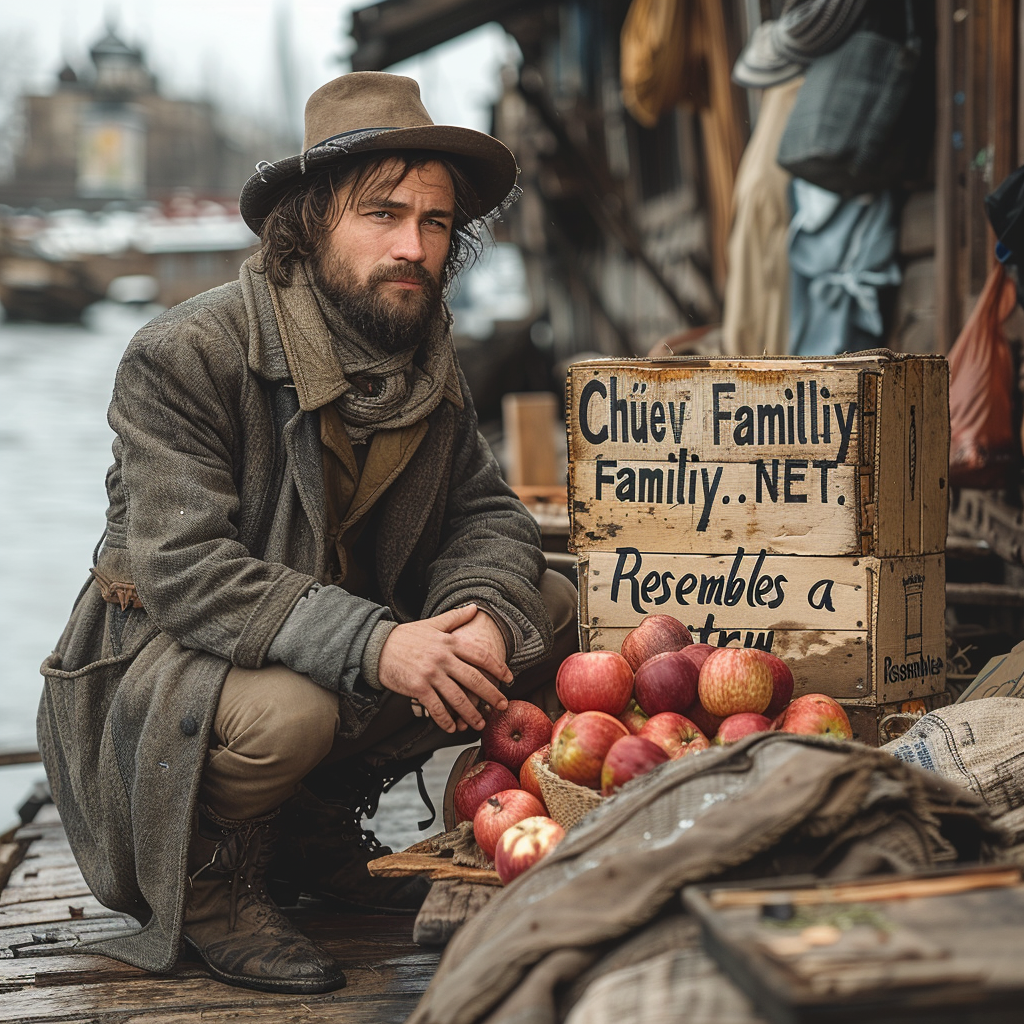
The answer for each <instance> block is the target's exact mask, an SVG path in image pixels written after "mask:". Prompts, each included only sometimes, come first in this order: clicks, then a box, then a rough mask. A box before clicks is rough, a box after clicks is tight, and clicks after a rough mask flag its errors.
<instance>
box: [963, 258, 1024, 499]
mask: <svg viewBox="0 0 1024 1024" xmlns="http://www.w3.org/2000/svg"><path fill="white" fill-rule="evenodd" d="M1016 302H1017V291H1016V287H1015V286H1014V283H1013V281H1011V280H1010V278H1008V277H1007V276H1006V272H1005V271H1004V270H1003V266H1002V264H1001V263H997V264H996V265H995V267H994V268H993V270H992V273H991V274H989V276H988V280H987V281H986V282H985V287H984V289H983V290H982V293H981V295H980V297H979V298H978V303H977V305H976V306H975V307H974V312H973V313H971V316H970V319H969V320H968V321H967V323H966V324H965V325H964V329H963V330H962V331H961V332H960V337H959V338H957V339H956V344H955V345H954V346H953V347H952V349H950V352H949V374H950V382H949V420H950V422H949V429H950V439H949V440H950V446H949V482H950V484H951V485H952V486H954V487H981V488H987V487H999V486H1000V485H1001V484H1003V483H1004V482H1005V480H1006V473H1007V470H1008V469H1009V468H1010V467H1011V466H1012V465H1013V463H1014V460H1015V457H1016V445H1015V442H1014V436H1013V386H1014V377H1013V359H1012V357H1011V355H1010V346H1009V345H1008V344H1007V343H1006V335H1005V334H1004V333H1003V322H1004V321H1005V320H1006V318H1007V317H1008V316H1009V315H1010V314H1011V313H1012V312H1013V307H1014V305H1015V304H1016Z"/></svg>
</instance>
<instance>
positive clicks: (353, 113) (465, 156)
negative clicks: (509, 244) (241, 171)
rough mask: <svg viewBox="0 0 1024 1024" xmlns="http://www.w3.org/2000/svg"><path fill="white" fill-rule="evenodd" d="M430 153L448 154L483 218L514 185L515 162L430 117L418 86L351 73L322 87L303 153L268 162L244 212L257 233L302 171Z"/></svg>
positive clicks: (245, 192)
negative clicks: (385, 154) (365, 158)
mask: <svg viewBox="0 0 1024 1024" xmlns="http://www.w3.org/2000/svg"><path fill="white" fill-rule="evenodd" d="M410 149H411V150H427V151H433V152H437V153H438V155H439V156H443V157H447V158H450V159H451V160H452V162H453V163H455V164H456V166H457V167H458V168H459V170H460V171H462V173H463V174H464V175H465V176H466V178H467V179H468V181H469V183H470V184H471V185H472V187H473V190H474V191H475V193H476V196H477V199H478V200H479V207H478V209H476V210H471V211H469V212H470V214H471V215H472V216H474V217H480V216H486V215H487V214H489V213H491V212H493V211H494V210H496V209H498V208H500V207H501V206H502V204H503V203H504V202H505V201H506V200H507V199H508V198H509V196H510V195H511V194H512V192H513V191H514V190H515V187H516V175H517V174H518V168H517V167H516V158H515V157H514V156H513V155H512V153H511V152H510V151H509V149H508V148H507V147H506V146H504V145H503V144H502V143H500V142H499V141H498V140H497V139H495V138H492V137H491V136H490V135H485V134H484V133H483V132H478V131H474V130H473V129H471V128H459V127H456V126H454V125H438V124H434V122H433V121H432V120H431V119H430V115H429V114H428V113H427V111H426V108H425V107H424V106H423V101H422V100H421V99H420V87H419V85H417V83H416V82H415V81H414V80H413V79H411V78H405V77H403V76H401V75H389V74H386V73H385V72H383V71H354V72H352V73H351V74H348V75H342V76H341V77H340V78H335V79H334V81H332V82H328V83H327V84H326V85H323V86H321V87H320V88H319V89H317V91H316V92H315V93H313V95H312V96H310V97H309V99H308V100H307V102H306V120H305V132H304V136H303V140H302V152H301V153H299V154H297V155H295V156H289V157H285V158H284V159H283V160H277V161H275V162H274V163H270V162H267V161H265V162H263V163H260V164H259V165H258V166H257V168H256V173H255V174H254V175H253V176H252V177H251V178H250V179H249V180H248V181H247V182H246V183H245V185H243V186H242V194H241V196H240V197H239V200H238V207H239V211H240V212H241V214H242V218H243V219H244V220H245V222H246V224H248V225H249V227H250V228H252V230H253V231H254V232H256V234H259V232H260V228H261V227H262V226H263V221H264V220H265V219H266V217H267V215H268V214H269V213H270V211H271V210H273V208H274V206H275V205H276V204H277V202H278V200H279V199H280V198H281V197H282V196H283V195H284V194H285V193H286V192H288V191H289V189H291V188H293V187H294V186H295V185H297V184H299V183H300V182H301V181H302V177H303V175H304V174H308V173H309V172H310V171H314V170H319V169H320V168H322V167H327V166H331V165H333V164H338V163H341V162H342V161H344V160H345V159H346V158H347V157H348V156H351V155H353V154H356V153H367V152H371V151H374V150H410Z"/></svg>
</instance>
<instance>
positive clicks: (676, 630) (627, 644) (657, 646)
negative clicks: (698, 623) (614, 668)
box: [622, 615, 693, 672]
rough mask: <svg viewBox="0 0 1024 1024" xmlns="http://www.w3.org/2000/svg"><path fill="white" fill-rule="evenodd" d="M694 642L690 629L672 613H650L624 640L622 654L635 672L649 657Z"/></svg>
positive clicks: (676, 649)
mask: <svg viewBox="0 0 1024 1024" xmlns="http://www.w3.org/2000/svg"><path fill="white" fill-rule="evenodd" d="M692 643H693V637H692V636H690V631H689V630H688V629H687V628H686V627H685V626H684V625H683V624H682V623H681V622H680V621H679V620H678V619H677V618H674V617H673V616H671V615H648V616H647V617H646V618H645V619H644V620H643V622H641V623H640V625H639V626H637V627H636V628H635V629H631V630H630V631H629V632H628V633H627V634H626V638H625V639H624V640H623V641H622V656H623V657H624V658H625V659H626V661H628V662H629V665H630V667H631V668H632V669H633V671H634V672H635V671H636V670H637V669H638V668H639V667H640V666H641V665H642V664H643V663H644V662H645V661H647V659H648V658H653V657H654V656H655V655H656V654H664V653H665V652H666V651H678V650H681V649H682V648H683V647H687V646H688V645H690V644H692Z"/></svg>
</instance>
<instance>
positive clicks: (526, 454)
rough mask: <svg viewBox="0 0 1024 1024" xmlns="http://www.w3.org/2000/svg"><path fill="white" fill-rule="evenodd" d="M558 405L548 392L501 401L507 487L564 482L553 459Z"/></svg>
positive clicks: (511, 397) (527, 393)
mask: <svg viewBox="0 0 1024 1024" xmlns="http://www.w3.org/2000/svg"><path fill="white" fill-rule="evenodd" d="M557 415H558V405H557V402H556V400H555V396H554V395H553V394H551V393H550V392H548V391H531V392H524V393H518V394H508V395H505V397H504V398H503V399H502V400H501V416H502V421H503V426H504V432H505V456H506V462H507V466H506V470H507V479H508V482H509V485H510V486H512V487H522V486H557V485H558V484H560V483H562V481H563V479H564V476H565V474H564V472H559V469H558V464H557V461H558V460H557V459H556V458H555V424H556V417H557Z"/></svg>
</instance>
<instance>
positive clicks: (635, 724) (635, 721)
mask: <svg viewBox="0 0 1024 1024" xmlns="http://www.w3.org/2000/svg"><path fill="white" fill-rule="evenodd" d="M615 717H616V718H617V719H618V720H619V721H620V722H621V723H622V724H623V725H624V726H625V727H626V728H627V729H628V730H629V731H630V732H631V733H632V734H633V735H634V736H635V735H636V734H637V733H638V732H639V731H640V730H641V729H642V728H643V727H644V723H645V722H646V721H647V718H648V715H647V713H646V712H645V711H644V709H643V708H642V707H640V705H639V704H637V702H636V699H635V698H634V699H633V700H631V701H630V702H629V703H628V704H627V705H626V710H625V711H623V712H622V714H621V715H616V716H615Z"/></svg>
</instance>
